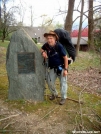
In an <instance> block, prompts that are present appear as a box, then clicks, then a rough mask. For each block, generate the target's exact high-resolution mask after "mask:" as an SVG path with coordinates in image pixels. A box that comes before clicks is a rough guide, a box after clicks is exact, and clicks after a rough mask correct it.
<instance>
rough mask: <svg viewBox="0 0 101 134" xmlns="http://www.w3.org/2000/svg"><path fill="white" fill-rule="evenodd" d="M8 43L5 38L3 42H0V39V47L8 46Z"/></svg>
mask: <svg viewBox="0 0 101 134" xmlns="http://www.w3.org/2000/svg"><path fill="white" fill-rule="evenodd" d="M8 44H9V41H7V40H5V41H4V42H2V41H1V40H0V46H1V47H5V48H7V47H8Z"/></svg>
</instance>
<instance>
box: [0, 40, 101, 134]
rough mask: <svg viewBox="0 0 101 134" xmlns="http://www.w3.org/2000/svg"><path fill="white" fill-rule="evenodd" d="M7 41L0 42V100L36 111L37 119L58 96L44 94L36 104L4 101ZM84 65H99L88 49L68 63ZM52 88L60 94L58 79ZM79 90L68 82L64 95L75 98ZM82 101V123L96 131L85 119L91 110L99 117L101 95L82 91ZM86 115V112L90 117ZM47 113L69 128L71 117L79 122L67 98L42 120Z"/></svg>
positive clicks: (75, 108)
mask: <svg viewBox="0 0 101 134" xmlns="http://www.w3.org/2000/svg"><path fill="white" fill-rule="evenodd" d="M8 43H9V42H8V41H5V42H4V43H2V44H0V46H3V47H5V48H4V49H3V51H0V54H1V57H0V99H2V100H3V101H4V102H5V104H6V105H8V107H9V108H10V109H14V108H15V109H19V110H21V111H24V112H27V113H33V112H34V113H35V112H36V113H37V115H38V116H40V118H41V117H43V116H44V115H45V114H47V113H48V112H49V111H51V110H52V109H53V108H54V107H56V106H57V105H58V102H59V100H60V99H57V100H55V101H50V100H49V99H48V98H47V97H45V101H44V102H39V103H36V102H32V101H26V100H18V101H10V100H8V98H7V96H8V79H7V73H6V67H5V59H6V58H5V54H6V47H7V45H8ZM40 47H41V45H39V48H40ZM92 56H93V57H92ZM88 67H96V68H98V67H99V59H98V57H97V55H96V54H95V55H94V54H92V53H88V52H80V56H79V57H78V58H77V60H76V61H75V62H74V63H73V65H71V66H70V69H75V70H77V71H82V70H85V69H87V68H88ZM56 87H57V89H58V92H59V94H60V90H59V81H58V80H57V81H56ZM81 90H82V89H81V88H79V87H77V86H74V85H71V83H69V88H68V97H69V98H73V99H76V100H78V98H79V93H80V91H81ZM46 91H47V93H48V94H49V93H50V92H49V90H48V88H47V90H46ZM82 100H83V101H84V104H83V105H82V112H83V114H86V115H83V120H84V126H85V127H87V129H88V130H96V129H95V127H94V126H93V125H92V123H91V122H90V121H89V118H90V119H91V116H90V115H91V114H92V110H94V111H95V113H96V115H99V116H100V117H101V97H98V96H96V95H92V94H89V93H85V92H84V93H83V96H82ZM87 115H89V116H90V117H89V116H87ZM96 115H95V116H94V118H96V119H95V120H94V118H93V120H94V123H95V124H96V125H98V124H97V122H96V121H97V120H99V118H98V117H97V116H96ZM51 116H52V118H53V119H54V118H56V117H58V119H57V120H56V122H63V121H64V123H66V124H67V125H68V124H69V125H72V127H73V126H74V125H75V124H76V122H75V119H76V120H77V124H80V123H81V119H80V107H79V104H78V103H75V102H73V101H70V100H67V102H66V104H65V105H64V106H59V107H58V108H57V109H56V110H55V111H54V112H52V113H51V115H47V116H46V118H45V120H48V119H51ZM68 129H69V128H68ZM67 133H68V134H69V133H71V131H70V130H67Z"/></svg>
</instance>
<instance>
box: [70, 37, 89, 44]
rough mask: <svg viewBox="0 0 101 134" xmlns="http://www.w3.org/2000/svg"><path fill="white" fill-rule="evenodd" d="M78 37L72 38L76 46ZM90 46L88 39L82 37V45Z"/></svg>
mask: <svg viewBox="0 0 101 134" xmlns="http://www.w3.org/2000/svg"><path fill="white" fill-rule="evenodd" d="M77 40H78V37H72V43H73V44H74V45H76V44H77ZM87 44H88V37H81V39H80V45H87Z"/></svg>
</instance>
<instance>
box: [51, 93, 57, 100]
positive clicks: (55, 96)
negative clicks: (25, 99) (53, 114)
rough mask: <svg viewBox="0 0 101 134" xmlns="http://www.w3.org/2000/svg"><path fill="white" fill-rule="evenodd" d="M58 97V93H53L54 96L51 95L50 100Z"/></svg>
mask: <svg viewBox="0 0 101 134" xmlns="http://www.w3.org/2000/svg"><path fill="white" fill-rule="evenodd" d="M57 97H58V95H54V94H52V96H50V97H49V99H50V100H55V98H57Z"/></svg>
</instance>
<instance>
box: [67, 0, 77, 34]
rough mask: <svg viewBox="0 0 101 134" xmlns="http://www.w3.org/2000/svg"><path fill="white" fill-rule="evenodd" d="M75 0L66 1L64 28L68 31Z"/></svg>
mask: <svg viewBox="0 0 101 134" xmlns="http://www.w3.org/2000/svg"><path fill="white" fill-rule="evenodd" d="M74 3H75V0H69V2H68V11H67V16H66V20H65V30H67V31H68V32H69V33H71V31H72V22H73V9H74Z"/></svg>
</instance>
